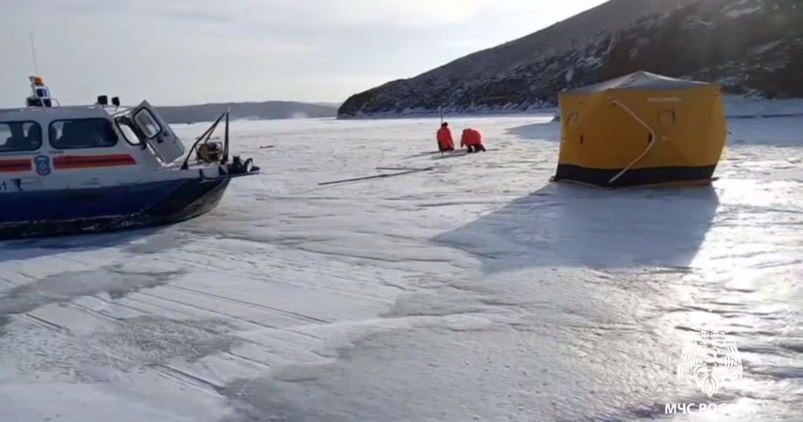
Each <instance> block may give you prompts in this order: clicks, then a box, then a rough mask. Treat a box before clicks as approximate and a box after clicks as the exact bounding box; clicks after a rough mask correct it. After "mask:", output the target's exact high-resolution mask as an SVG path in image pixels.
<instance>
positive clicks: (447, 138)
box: [437, 127, 454, 148]
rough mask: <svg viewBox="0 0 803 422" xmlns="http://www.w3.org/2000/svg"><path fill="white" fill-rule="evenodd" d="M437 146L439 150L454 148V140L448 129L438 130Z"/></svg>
mask: <svg viewBox="0 0 803 422" xmlns="http://www.w3.org/2000/svg"><path fill="white" fill-rule="evenodd" d="M437 138H438V146H439V147H441V148H454V140H452V131H451V130H449V128H448V127H442V128H440V129H438V133H437Z"/></svg>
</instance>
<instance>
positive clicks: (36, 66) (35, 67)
mask: <svg viewBox="0 0 803 422" xmlns="http://www.w3.org/2000/svg"><path fill="white" fill-rule="evenodd" d="M31 52H32V53H33V71H34V72H35V73H36V75H37V76H39V62H38V61H37V60H36V43H35V42H34V41H33V31H31Z"/></svg>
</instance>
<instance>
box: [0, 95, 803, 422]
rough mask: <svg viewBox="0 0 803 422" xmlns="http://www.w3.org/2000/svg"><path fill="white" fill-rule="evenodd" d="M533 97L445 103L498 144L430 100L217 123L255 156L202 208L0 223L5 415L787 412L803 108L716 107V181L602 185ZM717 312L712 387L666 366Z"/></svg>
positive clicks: (297, 420) (585, 418) (795, 393)
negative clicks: (438, 113) (136, 223)
mask: <svg viewBox="0 0 803 422" xmlns="http://www.w3.org/2000/svg"><path fill="white" fill-rule="evenodd" d="M751 107H752V106H751ZM748 108H749V107H748ZM751 110H752V109H751ZM757 113H758V114H761V113H763V112H761V113H759V112H757V111H755V110H752V111H749V113H748V114H751V115H755V114H757ZM447 117H448V116H447ZM551 118H552V116H551V115H546V114H545V115H537V116H516V117H498V116H497V117H461V118H448V120H449V121H450V123H451V125H452V126H453V127H454V129H455V130H458V131H459V130H460V129H461V128H463V127H466V126H469V125H471V126H473V127H477V128H479V129H481V130H482V131H483V132H484V133H485V137H486V138H487V140H488V146H489V147H490V148H494V149H497V151H494V152H488V153H485V154H477V155H473V156H465V157H459V158H449V159H439V158H436V157H434V156H433V155H422V154H421V153H422V152H425V151H431V150H432V148H433V147H434V144H435V143H434V140H433V133H434V132H433V131H434V128H435V127H436V126H437V119H432V118H429V119H427V118H422V119H409V120H402V119H395V120H393V119H391V120H363V121H336V120H303V121H302V120H286V121H271V122H257V121H248V122H235V124H234V125H235V127H236V128H237V129H236V131H235V132H234V134H235V136H234V140H235V147H236V148H237V149H242V150H243V152H244V153H247V154H246V155H257V156H259V160H258V164H259V165H260V166H262V168H263V169H264V171H265V175H264V176H261V177H259V178H253V179H243V180H239V181H236V182H235V183H233V184H232V187H231V190H230V191H229V193H228V194H227V196H226V198H225V200H224V202H223V203H222V204H221V206H220V207H219V208H218V209H217V210H216V211H214V212H213V213H211V214H209V215H207V216H204V217H202V218H199V219H196V220H192V221H189V222H186V223H183V224H180V225H177V226H173V227H167V228H162V229H155V230H148V231H141V232H132V233H124V234H113V235H104V236H99V237H82V238H69V239H59V240H38V241H29V242H12V243H6V244H3V245H2V246H1V247H2V253H0V411H1V412H2V413H0V420H2V421H3V422H40V421H60V422H86V421H115V422H141V421H144V420H153V421H163V422H184V421H187V422H189V421H193V422H207V421H208V422H246V421H267V420H277V421H278V420H282V421H290V422H302V421H303V422H316V421H320V422H358V421H359V422H393V421H414V422H424V421H439V422H463V421H521V422H525V421H526V422H534V421H538V422H551V421H575V422H592V421H593V422H599V421H632V420H640V419H645V420H647V419H652V418H664V417H667V418H673V417H674V418H678V420H680V418H683V417H687V418H692V419H683V420H712V419H702V418H703V417H704V416H701V415H696V416H695V415H692V416H689V415H685V416H683V415H675V416H672V415H664V413H665V404H667V403H709V402H716V403H736V404H739V406H738V409H742V410H744V409H748V410H749V409H757V410H756V411H746V412H744V411H743V412H741V413H734V414H731V415H724V416H723V415H720V416H721V417H723V418H725V419H717V420H728V421H744V422H748V421H756V420H761V421H799V420H800V418H801V415H802V414H803V411H801V408H800V403H801V402H803V383H801V381H800V380H801V379H803V378H802V377H801V375H803V364H801V362H803V360H802V359H801V353H803V328H801V326H800V316H801V303H803V295H801V282H800V279H801V275H803V251H802V250H801V248H800V238H801V235H803V232H801V229H800V227H801V224H803V195H801V193H800V192H801V182H803V172H800V171H799V167H800V159H801V151H803V149H801V148H802V147H803V118H800V117H785V118H767V119H733V120H731V121H730V130H731V132H732V136H731V139H730V142H729V146H728V148H727V149H726V152H725V155H724V158H723V161H722V163H721V165H720V167H719V170H718V176H720V177H721V179H720V180H719V181H717V182H716V183H715V184H714V187H713V188H711V189H709V188H700V189H690V190H684V191H679V190H674V191H662V190H627V191H615V192H599V191H594V190H589V189H585V188H579V187H569V186H555V185H550V184H548V182H547V180H548V178H549V176H551V174H552V172H553V171H554V168H555V162H556V155H557V147H558V144H557V143H558V139H559V124H560V123H555V122H551V121H550V120H551ZM180 130H181V132H182V133H183V134H184V135H186V136H187V137H188V138H189V137H191V136H192V135H197V134H198V133H200V132H201V131H202V130H203V128H202V127H200V126H190V127H182V128H181V129H180ZM265 145H274V147H273V148H270V149H260V146H265ZM426 166H435V170H434V171H432V172H422V173H417V174H410V175H405V176H400V177H396V178H393V177H391V178H384V179H376V180H369V181H364V182H358V183H350V184H342V185H334V186H317V183H319V182H324V181H330V180H336V179H345V178H349V177H359V176H364V175H370V174H375V173H377V171H376V170H375V167H426ZM711 328H714V329H719V330H722V331H725V332H727V333H729V336H731V338H732V339H734V340H735V341H736V344H737V345H738V348H739V350H740V352H741V359H742V361H743V364H744V371H745V375H744V378H743V379H742V380H741V381H734V382H730V383H727V384H726V385H724V386H723V387H722V389H721V391H720V393H718V395H716V396H714V397H713V398H711V399H709V398H708V397H706V396H705V395H704V394H703V393H702V392H701V391H700V390H699V389H698V388H696V387H695V386H693V385H687V384H685V383H683V382H681V381H679V380H678V379H677V378H676V376H675V367H676V365H677V364H678V363H679V362H678V359H679V357H680V353H681V348H682V344H683V343H682V342H683V339H684V338H686V337H687V336H688V334H689V331H691V330H699V329H711ZM705 417H710V415H707V416H705Z"/></svg>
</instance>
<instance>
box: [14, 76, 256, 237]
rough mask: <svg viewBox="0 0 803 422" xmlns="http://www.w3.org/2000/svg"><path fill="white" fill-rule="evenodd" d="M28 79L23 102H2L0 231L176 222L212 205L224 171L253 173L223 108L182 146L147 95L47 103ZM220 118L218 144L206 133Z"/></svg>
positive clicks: (38, 232) (224, 183)
mask: <svg viewBox="0 0 803 422" xmlns="http://www.w3.org/2000/svg"><path fill="white" fill-rule="evenodd" d="M30 81H31V90H32V95H31V97H29V98H28V99H27V100H26V107H24V108H17V109H4V110H0V240H7V239H20V238H29V237H43V236H60V235H74V234H87V233H100V232H109V231H117V230H124V229H131V228H140V227H148V226H158V225H165V224H172V223H176V222H180V221H183V220H187V219H190V218H194V217H197V216H199V215H202V214H204V213H206V212H209V211H211V210H212V209H214V208H215V207H216V206H217V205H218V203H219V202H220V200H221V198H222V197H223V194H224V193H225V190H226V188H227V187H228V185H229V182H230V181H231V179H233V178H236V177H242V176H250V175H254V174H258V173H259V168H258V167H256V166H253V165H252V161H251V159H248V160H241V159H240V157H239V156H232V157H231V159H229V155H230V154H229V146H230V142H229V114H230V112H229V110H226V111H225V112H223V113H222V114H221V115H220V117H219V118H218V119H217V121H215V122H214V123H213V124H212V126H211V127H210V128H209V129H208V130H207V131H206V132H204V134H203V135H201V136H200V137H199V138H197V140H196V141H195V143H194V144H193V145H192V147H191V148H190V151H189V152H187V151H186V148H185V146H184V144H183V142H182V141H181V139H180V138H179V137H178V136H177V135H176V134H175V133H174V132H173V130H172V129H171V128H170V126H169V125H168V124H167V123H166V122H165V121H164V120H163V119H162V118H161V117H160V116H159V114H158V113H157V112H156V110H155V109H154V107H153V106H151V105H150V104H149V103H148V102H147V101H143V102H142V103H140V104H139V105H137V106H136V107H130V108H122V107H120V102H119V99H118V98H116V97H115V98H112V104H111V105H109V104H108V97H106V96H99V97H98V101H97V103H96V104H94V105H92V106H60V105H58V106H54V105H53V103H54V101H55V100H54V99H53V98H51V97H50V91H49V89H48V88H47V86H46V85H45V84H44V82H43V81H42V79H41V78H39V77H33V76H32V77H31V78H30ZM56 104H58V102H56ZM221 121H224V122H225V123H224V141H223V143H222V144H221V143H218V142H212V141H210V139H211V137H212V134H213V133H214V132H215V129H216V128H217V127H218V126H219V123H220V122H221ZM193 153H194V155H193Z"/></svg>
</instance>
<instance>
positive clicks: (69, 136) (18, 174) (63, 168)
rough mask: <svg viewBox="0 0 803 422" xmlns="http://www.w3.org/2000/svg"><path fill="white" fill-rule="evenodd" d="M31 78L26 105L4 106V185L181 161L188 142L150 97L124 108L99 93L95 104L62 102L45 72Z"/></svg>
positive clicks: (0, 146) (0, 118)
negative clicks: (54, 94) (8, 181)
mask: <svg viewBox="0 0 803 422" xmlns="http://www.w3.org/2000/svg"><path fill="white" fill-rule="evenodd" d="M30 80H31V96H30V97H28V98H27V99H26V107H24V108H17V109H0V191H3V187H2V183H3V181H4V179H8V177H14V178H21V179H23V180H29V179H30V178H36V179H39V180H38V182H37V183H45V184H47V185H49V184H51V183H47V181H46V180H44V179H52V181H53V182H55V180H58V179H59V176H64V177H67V178H68V179H75V177H78V176H81V177H79V178H80V179H84V178H86V177H84V176H86V175H88V174H90V172H94V175H98V174H99V172H102V173H103V174H106V175H111V174H118V175H121V174H122V173H140V174H141V173H143V172H149V173H152V172H154V171H158V170H167V169H172V170H175V169H177V168H178V167H180V164H181V163H180V162H178V163H176V161H177V160H178V159H179V158H182V157H184V155H185V152H186V149H185V147H184V144H183V143H182V141H181V139H179V137H178V136H177V135H176V134H175V133H174V132H173V130H172V129H171V128H170V126H169V125H168V124H167V123H166V122H165V121H164V120H162V119H161V118H160V117H159V115H158V114H157V113H156V110H155V109H154V108H153V107H152V106H151V105H150V104H149V103H148V102H147V101H143V102H142V103H141V104H139V105H138V106H136V107H130V108H121V107H120V105H119V104H120V103H119V99H117V98H116V97H115V98H113V99H112V103H113V104H112V105H109V104H108V99H107V97H106V96H100V97H98V102H97V103H96V104H94V105H91V106H60V105H58V102H57V101H56V100H55V99H53V98H52V97H51V95H50V89H49V88H48V87H47V86H46V85H45V84H44V81H43V80H42V78H39V77H33V76H32V77H31V78H30ZM54 104H55V105H54ZM82 175H83V176H82ZM7 176H8V177H7ZM54 176H55V177H54ZM115 179H119V177H115ZM29 182H31V180H29Z"/></svg>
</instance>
